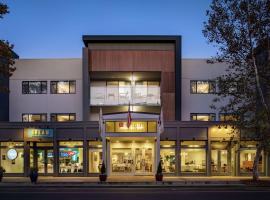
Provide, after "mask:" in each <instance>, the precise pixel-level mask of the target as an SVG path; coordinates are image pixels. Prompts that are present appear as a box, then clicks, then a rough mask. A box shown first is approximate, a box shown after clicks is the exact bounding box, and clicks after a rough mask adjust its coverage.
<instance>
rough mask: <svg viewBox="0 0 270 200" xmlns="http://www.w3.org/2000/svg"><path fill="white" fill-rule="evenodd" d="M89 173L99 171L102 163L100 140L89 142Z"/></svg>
mask: <svg viewBox="0 0 270 200" xmlns="http://www.w3.org/2000/svg"><path fill="white" fill-rule="evenodd" d="M88 163H89V171H88V172H89V173H100V169H101V165H102V142H100V141H90V142H89V161H88Z"/></svg>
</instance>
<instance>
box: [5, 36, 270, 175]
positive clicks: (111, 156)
mask: <svg viewBox="0 0 270 200" xmlns="http://www.w3.org/2000/svg"><path fill="white" fill-rule="evenodd" d="M83 42H84V47H83V48H82V58H78V59H72V58H71V59H19V58H17V59H16V64H15V67H16V71H15V72H14V74H13V75H12V76H11V77H10V79H9V80H4V81H3V82H4V83H5V84H6V85H7V86H8V85H9V88H10V93H9V94H1V96H0V102H1V106H0V113H1V115H0V117H1V119H0V121H1V122H0V165H1V166H3V167H4V168H5V170H6V174H7V176H27V175H28V173H29V169H30V168H31V167H37V168H38V170H39V173H40V175H50V176H97V175H98V173H99V171H100V166H101V163H102V161H104V162H105V164H106V168H107V174H108V175H109V176H113V175H129V176H134V175H149V176H152V175H154V174H155V172H156V169H157V165H158V163H159V162H160V161H161V162H162V168H163V172H164V174H165V176H188V175H195V176H213V175H227V176H242V175H243V176H246V175H250V174H251V172H252V165H253V159H254V156H255V152H256V142H255V141H252V140H250V139H248V138H243V137H241V135H232V134H231V127H230V126H220V125H221V124H224V123H225V124H226V119H228V118H229V117H230V115H228V114H225V113H219V112H218V111H215V110H211V109H210V107H209V106H210V104H211V103H212V99H213V97H214V96H215V91H216V90H217V89H218V88H217V84H216V81H215V79H216V77H217V76H219V75H221V74H222V73H225V68H226V65H225V64H208V63H207V62H206V59H182V57H181V37H180V36H91V35H86V36H83ZM129 114H130V116H131V123H130V124H129V123H128V122H127V121H128V115H129ZM259 170H260V173H261V175H263V176H269V173H270V170H269V156H268V154H267V153H266V152H263V153H262V156H261V158H260V162H259Z"/></svg>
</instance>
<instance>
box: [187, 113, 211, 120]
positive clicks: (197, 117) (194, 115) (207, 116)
mask: <svg viewBox="0 0 270 200" xmlns="http://www.w3.org/2000/svg"><path fill="white" fill-rule="evenodd" d="M190 120H191V121H215V120H216V114H215V113H190Z"/></svg>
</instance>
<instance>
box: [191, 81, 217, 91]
mask: <svg viewBox="0 0 270 200" xmlns="http://www.w3.org/2000/svg"><path fill="white" fill-rule="evenodd" d="M200 81H201V82H208V84H209V89H208V92H207V93H203V92H198V82H200ZM192 83H195V84H196V91H195V92H193V90H192ZM210 83H213V85H214V91H213V92H210V88H211V84H210ZM216 92H217V84H216V81H215V80H190V94H215V93H216Z"/></svg>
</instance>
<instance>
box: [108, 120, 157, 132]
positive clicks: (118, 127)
mask: <svg viewBox="0 0 270 200" xmlns="http://www.w3.org/2000/svg"><path fill="white" fill-rule="evenodd" d="M156 131H157V122H156V121H132V122H131V124H130V126H129V127H128V125H127V122H126V121H107V122H106V132H110V133H114V132H115V133H147V132H156Z"/></svg>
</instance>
